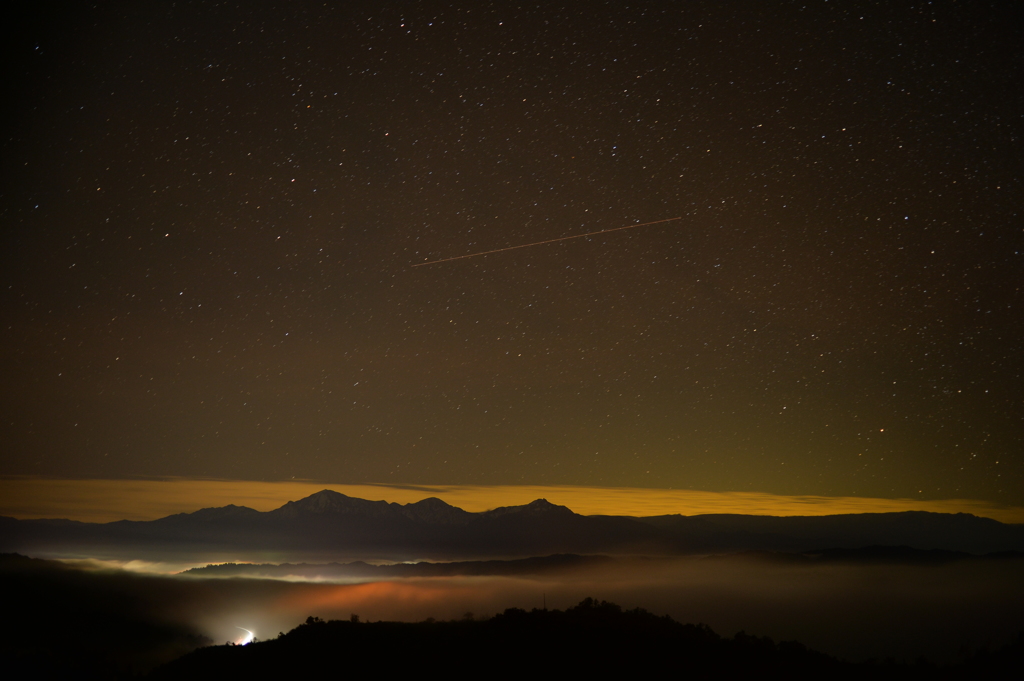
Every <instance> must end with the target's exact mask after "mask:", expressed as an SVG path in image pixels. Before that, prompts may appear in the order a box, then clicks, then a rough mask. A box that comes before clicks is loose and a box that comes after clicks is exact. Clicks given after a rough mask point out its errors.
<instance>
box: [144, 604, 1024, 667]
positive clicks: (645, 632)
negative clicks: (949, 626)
mask: <svg viewBox="0 0 1024 681" xmlns="http://www.w3.org/2000/svg"><path fill="white" fill-rule="evenodd" d="M1022 653H1024V640H1022V641H1018V642H1017V643H1016V644H1014V645H1011V646H1008V647H1007V648H1005V649H1003V650H1000V651H997V652H996V653H985V654H983V655H978V656H975V657H973V658H971V659H969V660H967V661H966V662H964V663H962V664H960V665H958V666H955V667H945V668H938V667H935V666H932V665H929V664H928V663H927V662H923V661H921V662H918V663H915V664H913V665H907V664H901V663H896V662H892V661H889V662H884V663H880V664H876V663H866V664H851V663H848V662H844V661H842V660H838V659H836V658H834V657H831V656H829V655H825V654H823V653H819V652H816V651H813V650H809V649H808V648H807V647H805V646H804V645H802V644H800V643H797V642H792V641H790V642H782V643H775V642H773V641H772V640H771V639H768V638H764V637H757V636H750V635H747V634H744V633H742V632H741V633H738V634H736V635H735V636H734V637H733V638H722V637H720V636H718V635H717V634H716V633H715V632H713V631H712V630H711V629H710V628H708V627H707V626H704V625H693V624H680V623H679V622H676V621H674V620H672V619H671V618H669V617H657V616H655V615H653V614H651V613H649V612H647V611H645V610H642V609H636V610H628V611H623V610H622V609H621V608H620V607H619V606H617V605H614V604H612V603H607V602H604V601H601V602H598V601H595V600H593V599H590V598H588V599H585V600H584V601H582V602H581V603H580V604H579V605H577V606H576V607H574V608H569V609H568V610H565V611H560V610H533V611H531V612H527V611H525V610H519V609H509V610H506V611H505V612H504V613H503V614H501V615H497V616H495V617H493V618H491V619H489V620H485V621H474V620H472V619H471V618H469V617H467V618H466V619H464V620H462V621H453V622H434V621H430V620H428V621H424V622H419V623H403V622H373V623H361V622H359V621H358V620H357V619H356V618H355V617H353V619H352V620H351V621H339V620H334V621H329V622H325V621H323V620H320V619H318V618H315V617H310V618H309V619H307V620H306V623H305V624H303V625H301V626H299V627H297V628H295V629H293V630H292V631H290V632H289V633H287V634H281V635H280V636H279V637H278V638H276V639H274V640H270V641H262V642H256V643H252V644H249V645H245V646H231V645H228V646H215V647H208V648H200V649H198V650H196V651H194V652H192V653H190V654H188V655H186V656H184V657H182V658H180V659H178V660H175V661H173V662H171V663H169V664H167V665H164V666H163V667H160V668H158V669H156V670H155V671H154V672H153V673H152V674H151V675H150V678H151V679H155V680H172V679H194V678H294V677H296V676H299V677H312V678H326V677H329V676H337V675H344V676H352V675H358V676H359V677H361V678H365V677H371V676H382V677H386V678H397V677H399V675H401V676H406V675H408V676H415V677H417V678H418V677H421V676H432V675H443V676H446V677H448V676H455V677H467V676H479V677H485V678H502V679H511V678H535V677H540V678H556V677H557V678H578V677H580V676H581V675H586V676H590V677H593V678H606V677H608V676H610V675H616V676H618V675H622V678H630V677H633V676H635V675H641V674H642V675H657V676H658V677H661V676H664V675H670V676H673V677H675V676H680V677H695V678H722V679H732V678H763V679H776V678H785V679H869V678H870V679H890V678H891V679H960V678H991V679H997V678H1020V677H1019V676H1017V674H1019V673H1020V672H1021V671H1024V667H1022V665H1021V661H1022ZM626 675H628V676H626Z"/></svg>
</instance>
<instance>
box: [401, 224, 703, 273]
mask: <svg viewBox="0 0 1024 681" xmlns="http://www.w3.org/2000/svg"><path fill="white" fill-rule="evenodd" d="M682 219H683V218H682V217H678V218H665V219H664V220H654V221H652V222H641V223H640V224H639V225H626V226H625V227H612V228H611V229H602V230H601V231H599V232H587V233H586V234H574V235H573V236H562V237H559V238H557V239H547V240H546V241H534V242H533V243H532V244H520V245H519V246H508V247H507V248H495V249H494V250H493V251H481V252H479V253H468V254H466V255H456V256H455V257H453V258H442V259H441V260H431V261H429V262H420V263H416V264H415V265H413V266H412V267H423V266H424V265H437V264H438V263H442V262H451V261H452V260H462V259H464V258H475V257H476V256H478V255H490V254H491V253H502V252H504V251H514V250H515V249H517V248H529V247H530V246H540V245H542V244H553V243H555V242H556V241H568V240H569V239H582V238H583V237H585V236H596V235H598V234H607V233H608V232H618V231H621V230H623V229H634V228H636V227H646V226H647V225H657V224H660V223H662V222H672V221H673V220H682Z"/></svg>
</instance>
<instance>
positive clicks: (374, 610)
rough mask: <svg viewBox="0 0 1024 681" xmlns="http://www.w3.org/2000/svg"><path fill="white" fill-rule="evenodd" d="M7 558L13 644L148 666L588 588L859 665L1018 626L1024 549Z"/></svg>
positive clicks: (562, 597) (959, 648) (939, 658)
mask: <svg viewBox="0 0 1024 681" xmlns="http://www.w3.org/2000/svg"><path fill="white" fill-rule="evenodd" d="M3 566H4V568H3V574H4V579H5V581H6V582H7V584H6V586H7V587H8V589H9V590H10V592H11V593H14V594H17V595H16V597H15V598H14V599H13V600H14V603H13V607H12V608H10V609H8V611H7V613H6V616H5V619H6V622H5V629H7V630H8V632H7V638H8V645H5V648H8V649H9V645H10V642H11V636H12V635H13V636H14V637H15V638H18V639H19V640H23V639H24V638H25V637H26V636H27V635H28V634H27V633H26V632H32V635H33V636H38V637H40V638H49V637H61V636H70V635H73V633H74V632H75V631H82V630H84V629H85V628H88V627H89V626H90V622H100V623H101V624H102V623H106V624H105V625H104V626H110V627H111V631H113V632H114V635H115V636H117V635H118V634H117V632H121V631H132V630H133V628H134V631H135V632H136V633H137V632H139V631H142V630H145V631H151V636H150V638H149V639H147V641H148V642H147V641H143V642H142V643H140V642H138V641H136V642H135V643H132V644H131V645H135V646H136V647H138V646H140V645H141V646H142V647H145V646H148V648H146V650H141V648H140V649H139V650H137V651H136V653H137V654H136V658H138V659H137V660H136V664H137V666H140V667H144V666H146V665H147V664H150V665H151V664H155V663H156V662H160V661H163V660H164V659H167V658H168V657H171V656H173V655H174V654H179V653H178V651H181V652H184V651H183V650H181V649H182V648H187V647H188V646H189V645H192V646H194V645H195V642H196V641H198V640H200V637H205V638H206V639H208V640H210V641H212V642H214V643H225V642H227V641H239V640H241V639H242V638H243V637H244V635H245V632H244V631H242V629H241V628H244V629H248V630H251V631H252V632H254V633H255V635H256V637H257V638H260V639H266V638H272V637H275V636H277V634H278V633H279V632H283V631H288V630H289V629H291V628H293V627H295V626H296V625H298V624H299V623H301V622H303V621H304V620H305V619H306V618H307V617H308V616H310V615H312V616H317V617H320V618H323V619H348V618H349V617H350V616H352V615H358V616H359V617H360V618H361V619H362V620H364V621H366V620H370V621H376V620H405V621H419V620H423V619H426V618H429V617H433V618H435V619H439V620H440V619H461V618H463V617H466V616H467V615H468V614H469V613H472V616H473V617H489V616H491V615H493V614H495V613H497V612H501V611H503V610H505V609H506V608H510V607H516V608H523V609H527V610H529V609H532V608H541V607H544V606H545V605H546V607H548V608H557V609H564V608H567V607H570V606H573V605H575V604H576V603H578V602H579V601H580V600H582V599H583V598H585V597H588V596H592V597H594V598H598V599H603V600H608V601H612V602H615V603H618V604H620V605H621V606H623V607H625V608H634V607H641V608H645V609H647V610H649V611H651V612H653V613H655V614H659V615H662V614H667V615H670V616H671V617H673V618H674V619H676V620H678V621H681V622H692V623H698V622H701V623H705V624H707V625H709V626H710V627H711V628H712V629H713V630H715V631H716V632H717V633H719V634H721V635H723V636H732V635H733V634H734V633H736V632H737V631H740V630H744V631H746V632H747V633H750V634H756V635H759V636H770V637H772V638H773V639H775V640H798V641H800V642H802V643H804V644H806V645H808V646H809V647H811V648H815V649H817V650H820V651H822V652H826V653H829V654H832V655H836V656H838V657H841V658H845V659H847V660H850V661H862V660H867V659H871V658H875V659H879V660H881V659H885V658H889V657H893V658H896V659H897V660H910V661H912V660H914V659H916V658H917V657H919V656H924V657H926V658H928V659H929V660H931V661H933V662H939V663H948V662H952V661H955V660H956V659H958V657H959V656H960V655H961V654H962V653H963V652H964V651H966V650H969V649H970V650H975V649H977V648H979V647H982V646H990V647H994V646H998V645H1002V644H1003V643H1005V642H1007V641H1008V640H1010V639H1011V638H1013V637H1015V636H1016V635H1017V633H1018V632H1019V631H1021V630H1024V616H1022V614H1021V613H1024V580H1021V579H1020V575H1021V574H1022V568H1024V559H1021V558H1007V559H993V558H988V559H967V560H962V561H957V562H953V563H950V564H946V565H900V564H843V563H822V564H813V565H809V564H803V563H800V562H798V561H792V560H788V559H784V558H780V557H778V556H772V555H763V554H755V555H737V556H728V557H711V558H674V559H641V558H636V559H617V560H610V561H603V562H597V563H594V564H592V565H589V566H587V567H583V568H573V569H566V570H554V571H547V572H543V573H540V574H522V575H518V576H511V577H510V576H500V577H498V576H472V577H467V576H459V577H431V578H422V577H414V578H407V579H388V580H385V581H363V582H355V583H333V582H321V581H293V580H291V579H253V578H239V577H231V578H208V577H195V576H186V575H177V576H159V575H147V574H137V573H130V572H127V571H124V570H115V569H110V568H109V567H102V566H97V565H88V564H77V565H58V564H54V563H50V562H45V563H44V562H42V561H28V560H27V559H22V558H18V559H13V558H11V557H8V558H7V559H6V560H5V561H4V563H3ZM306 577H307V578H308V574H307V575H306ZM126 623H127V624H126ZM26 624H27V625H29V626H28V628H25V627H24V626H21V625H26ZM129 625H130V626H129ZM147 627H148V629H147ZM15 628H18V629H19V630H18V631H16V632H15ZM12 632H14V633H13V634H12ZM114 643H116V644H118V645H120V644H119V643H118V642H117V641H115V642H114ZM143 644H144V645H143ZM125 645H128V643H127V642H125ZM133 659H134V658H133Z"/></svg>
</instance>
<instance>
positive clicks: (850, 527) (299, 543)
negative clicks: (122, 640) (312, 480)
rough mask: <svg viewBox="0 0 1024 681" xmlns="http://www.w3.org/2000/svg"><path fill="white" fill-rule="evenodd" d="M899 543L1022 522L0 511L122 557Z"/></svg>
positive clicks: (515, 509) (311, 504)
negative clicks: (104, 516)
mask: <svg viewBox="0 0 1024 681" xmlns="http://www.w3.org/2000/svg"><path fill="white" fill-rule="evenodd" d="M873 545H875V546H908V547H911V548H914V549H920V550H931V549H939V550H945V551H962V552H967V553H973V554H984V553H991V552H997V551H1021V550H1024V525H1010V524H1005V523H1000V522H998V521H995V520H992V519H990V518H979V517H977V516H973V515H970V514H965V513H957V514H946V513H926V512H918V511H909V512H903V513H863V514H849V515H835V516H817V517H811V516H807V517H773V516H747V515H729V514H718V515H699V516H679V515H674V516H658V517H649V518H633V517H615V516H584V515H580V514H578V513H574V512H573V511H571V510H570V509H568V508H566V507H564V506H558V505H555V504H551V503H548V502H547V501H545V500H543V499H538V500H536V501H533V502H531V503H529V504H526V505H523V506H509V507H502V508H496V509H493V510H490V511H484V512H482V513H470V512H467V511H464V510H462V509H460V508H456V507H454V506H451V505H449V504H446V503H445V502H443V501H441V500H440V499H424V500H422V501H419V502H416V503H413V504H404V505H403V504H396V503H388V502H385V501H367V500H365V499H355V498H352V497H347V496H345V495H343V494H339V493H337V492H332V491H330V490H323V491H321V492H317V493H316V494H314V495H312V496H309V497H307V498H305V499H301V500H299V501H295V502H289V503H287V504H285V505H284V506H282V507H281V508H278V509H275V510H273V511H267V512H260V511H256V510H253V509H251V508H245V507H241V506H226V507H223V508H206V509H202V510H200V511H196V512H194V513H180V514H177V515H172V516H168V517H166V518H161V519H159V520H153V521H146V522H135V521H118V522H113V523H104V524H99V523H79V522H72V521H69V520H16V519H14V518H0V551H5V552H19V553H26V554H30V555H46V554H48V555H64V556H68V555H72V556H74V555H78V556H93V557H102V558H116V559H123V560H133V559H145V560H164V561H175V560H183V561H189V562H196V561H218V562H220V561H224V560H243V561H258V560H261V559H263V558H264V557H269V556H274V557H278V558H280V557H287V558H288V559H290V560H295V559H301V560H324V559H326V560H336V559H341V558H344V559H374V560H391V561H405V560H410V559H420V560H421V559H433V560H443V561H451V560H474V559H485V558H513V557H527V556H540V555H550V554H558V553H575V554H591V555H592V554H610V555H625V554H633V555H641V554H642V555H682V554H699V553H725V552H736V551H750V550H757V551H785V552H806V551H813V550H817V549H821V548H823V547H833V548H837V549H856V548H860V547H864V546H873Z"/></svg>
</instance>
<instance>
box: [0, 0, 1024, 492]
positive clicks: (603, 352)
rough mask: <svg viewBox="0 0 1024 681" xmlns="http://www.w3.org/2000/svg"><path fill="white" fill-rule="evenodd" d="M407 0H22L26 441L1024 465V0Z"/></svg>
mask: <svg viewBox="0 0 1024 681" xmlns="http://www.w3.org/2000/svg"><path fill="white" fill-rule="evenodd" d="M381 4H382V5H386V6H382V7H374V6H373V5H374V3H327V5H328V6H325V5H324V3H299V2H282V3H278V5H277V6H276V7H274V6H271V5H269V4H267V3H213V2H177V3H155V2H146V3H139V2H125V3H98V4H96V5H92V4H86V3H69V4H67V5H65V4H61V3H45V2H44V3H25V5H29V6H27V7H23V8H22V9H21V10H20V12H21V14H20V15H12V16H10V17H9V19H8V21H7V24H8V25H7V27H6V29H5V30H6V31H7V33H8V35H7V36H6V37H5V40H4V42H5V47H4V49H5V57H6V58H5V63H6V67H5V72H6V73H5V89H6V90H7V96H6V97H5V99H6V104H5V107H4V113H3V126H4V129H3V139H2V151H0V155H2V159H0V164H2V187H0V192H2V194H0V221H2V222H0V225H2V227H0V229H2V232H0V234H2V236H0V239H2V241H0V284H2V295H0V310H2V313H0V314H2V321H3V325H2V333H0V348H2V353H3V362H2V374H0V382H2V383H0V384H2V385H3V390H2V397H0V400H2V402H0V415H2V424H0V442H2V443H3V444H2V456H0V474H2V475H7V476H11V475H33V476H45V477H63V478H66V477H72V478H74V477H80V478H125V477H140V476H143V477H145V476H184V477H215V478H229V479H243V480H268V481H269V480H291V479H292V478H296V479H314V480H322V481H329V482H338V483H343V482H347V483H358V482H379V483H406V484H417V483H418V484H505V485H507V484H531V485H536V484H563V485H565V484H568V485H604V486H636V487H658V488H669V487H671V488H692V489H699V490H713V491H730V490H733V491H762V492H772V493H776V494H821V495H862V496H876V497H914V498H920V499H935V498H974V499H985V500H989V501H992V502H996V503H1005V504H1018V505H1019V504H1022V503H1024V429H1022V425H1024V423H1022V422H1024V387H1022V376H1021V374H1022V364H1024V359H1022V347H1021V345H1022V342H1021V339H1022V337H1024V336H1022V332H1024V317H1022V315H1021V308H1022V303H1024V301H1022V291H1021V287H1022V283H1024V221H1022V218H1021V210H1022V197H1024V188H1022V186H1021V180H1022V161H1021V159H1022V158H1024V150H1022V149H1021V144H1022V143H1021V137H1022V134H1024V117H1022V116H1024V77H1022V76H1024V56H1022V55H1024V51H1022V50H1021V45H1022V44H1024V28H1022V27H1024V23H1022V21H1021V17H1020V14H1019V8H1018V7H1016V5H1015V3H1011V2H1005V3H984V2H935V3H926V2H899V3H888V2H878V3H875V2H835V1H832V2H826V1H824V0H806V1H802V2H674V3H673V2H665V3H654V2H638V3H630V4H628V6H627V5H626V4H625V3H618V2H610V3H597V2H594V3H578V4H573V5H570V6H558V5H553V4H548V3H539V4H528V5H527V4H524V5H516V4H512V3H510V4H504V3H483V2H467V3H462V4H458V3H454V4H449V3H429V2H410V3H398V2H395V3H381ZM669 218H681V219H679V220H674V221H670V222H664V223H660V224H654V225H649V226H645V227H638V228H636V229H629V230H620V231H617V232H611V233H608V234H603V235H599V236H596V237H588V238H582V239H573V240H568V241H562V242H557V243H551V244H546V245H539V246H533V247H530V248H523V249H518V250H512V251H506V252H502V253H496V254H491V255H483V256H479V257H474V258H467V259H462V260H457V261H452V262H447V263H439V264H433V265H429V266H424V267H412V265H415V264H417V263H422V262H426V261H429V260H436V259H443V258H449V257H454V256H458V255H465V254H470V253H474V252H478V251H489V250H494V249H501V248H505V247H508V246H515V245H519V244H527V243H531V242H537V241H543V240H548V239H557V238H560V237H564V236H572V235H574V234H582V233H587V232H594V231H599V230H604V229H613V228H617V227H623V226H627V225H630V224H638V223H646V222H651V221H657V220H665V219H669Z"/></svg>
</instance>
